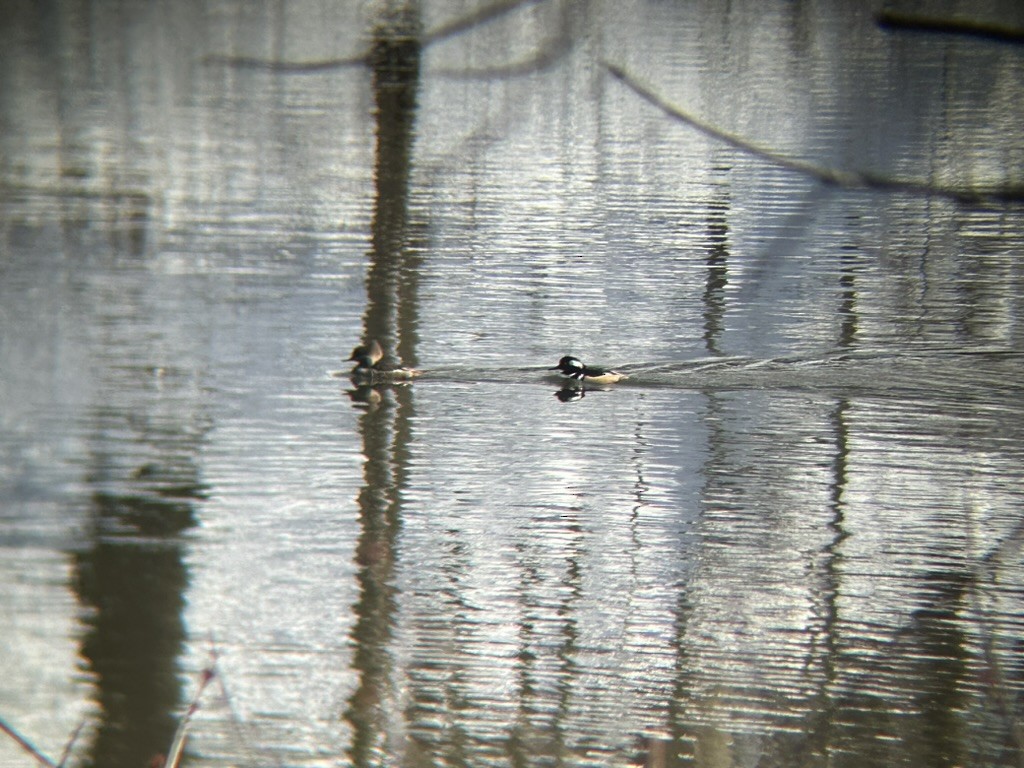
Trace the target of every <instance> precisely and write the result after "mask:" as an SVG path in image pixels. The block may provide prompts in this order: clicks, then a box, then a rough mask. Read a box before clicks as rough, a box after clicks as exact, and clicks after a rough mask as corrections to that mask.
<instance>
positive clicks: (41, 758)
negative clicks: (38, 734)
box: [0, 719, 55, 768]
mask: <svg viewBox="0 0 1024 768" xmlns="http://www.w3.org/2000/svg"><path fill="white" fill-rule="evenodd" d="M0 731H3V732H4V733H6V734H7V735H8V736H10V737H11V739H13V740H14V742H15V743H16V744H17V745H18V746H19V747H21V748H22V749H23V750H24V751H25V752H27V753H28V754H29V755H31V756H32V757H33V758H35V761H36V762H37V763H39V764H40V765H45V766H47V768H55V766H54V764H53V760H51V759H50V758H48V757H47V756H46V755H44V754H43V753H42V752H40V751H39V750H38V749H37V748H36V746H35V745H34V744H33V743H32V742H30V741H29V740H28V739H26V738H25V737H24V736H22V735H21V734H20V733H18V732H17V731H16V730H14V728H13V727H11V726H10V725H8V724H7V723H6V722H4V720H3V719H0Z"/></svg>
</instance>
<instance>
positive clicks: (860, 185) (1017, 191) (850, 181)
mask: <svg viewBox="0 0 1024 768" xmlns="http://www.w3.org/2000/svg"><path fill="white" fill-rule="evenodd" d="M604 66H605V69H607V70H608V73H609V74H611V75H612V76H613V77H614V78H616V79H617V80H619V81H620V82H622V83H623V84H625V85H626V86H627V87H628V88H629V89H630V90H631V91H633V92H634V93H635V94H636V95H638V96H639V97H640V98H642V99H643V100H644V101H646V102H647V103H648V104H651V105H652V106H654V107H656V108H657V109H659V110H660V111H661V112H662V113H663V114H665V115H666V116H667V117H669V118H671V119H673V120H675V121H677V122H680V123H683V124H685V125H688V126H690V127H691V128H696V129H697V130H698V131H700V132H701V133H703V134H704V135H706V136H710V137H711V138H713V139H717V140H718V141H721V142H723V143H725V144H728V145H729V146H731V147H735V148H736V149H739V150H741V151H742V152H746V153H747V154H751V155H755V156H757V157H760V158H761V159H762V160H766V161H768V162H770V163H772V164H774V165H778V166H780V167H782V168H786V169H788V170H791V171H794V172H796V173H800V174H802V175H804V176H808V177H809V178H812V179H814V180H815V181H818V182H820V183H821V184H825V185H827V186H833V187H841V188H843V189H854V190H856V189H862V190H880V191H886V192H902V193H905V194H911V195H921V196H930V197H945V198H949V199H951V200H956V201H957V202H962V203H981V202H992V201H998V202H1020V201H1022V200H1024V187H1021V186H1010V187H985V188H966V187H965V188H960V187H941V186H934V185H931V184H925V183H923V182H915V181H906V180H902V179H893V178H889V177H887V176H881V175H879V174H874V173H867V172H860V171H843V170H839V169H837V168H826V167H824V166H820V165H815V164H814V163H809V162H807V161H805V160H798V159H796V158H792V157H787V156H786V155H780V154H779V153H777V152H774V151H772V150H770V149H768V148H766V147H762V146H759V145H757V144H754V143H752V142H749V141H747V140H746V139H743V138H741V137H739V136H736V135H735V134H731V133H727V132H726V131H723V130H721V129H720V128H717V127H715V126H713V125H711V124H710V123H707V122H705V121H703V120H701V119H699V118H697V117H694V116H693V115H691V114H689V113H688V112H684V111H683V110H682V109H680V108H679V107H676V106H675V105H673V104H671V103H670V102H668V101H667V100H666V99H665V98H664V97H663V96H661V95H660V94H658V93H657V92H656V91H654V90H653V89H652V88H650V87H649V86H647V85H645V84H643V83H641V82H640V81H639V80H637V79H636V78H634V77H633V76H632V75H630V74H629V73H628V72H626V71H625V70H624V69H622V68H621V67H617V66H615V65H613V64H605V65H604Z"/></svg>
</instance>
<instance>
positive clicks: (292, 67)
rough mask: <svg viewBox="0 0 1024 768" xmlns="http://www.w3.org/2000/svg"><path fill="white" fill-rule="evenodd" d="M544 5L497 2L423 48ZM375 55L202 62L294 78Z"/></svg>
mask: <svg viewBox="0 0 1024 768" xmlns="http://www.w3.org/2000/svg"><path fill="white" fill-rule="evenodd" d="M542 1H543V0H497V2H494V3H491V4H490V5H486V6H484V7H483V8H480V9H478V10H477V11H475V12H473V13H470V14H468V15H466V16H461V17H459V18H457V19H455V20H454V21H450V22H448V23H447V24H442V25H441V26H439V27H437V28H436V29H433V30H431V31H429V32H426V33H424V34H423V35H422V36H421V37H420V45H421V47H423V48H426V47H427V46H429V45H433V44H434V43H438V42H441V41H442V40H447V39H449V38H452V37H456V36H457V35H460V34H462V33H463V32H467V31H469V30H471V29H474V28H476V27H478V26H481V25H483V24H487V23H489V22H491V21H494V20H495V19H498V18H500V17H502V16H504V15H505V14H508V13H511V12H512V11H515V10H517V9H519V8H521V7H523V6H527V5H534V4H536V3H538V2H542ZM373 55H374V51H373V49H372V48H371V49H370V50H368V51H365V52H364V53H361V54H359V55H358V56H348V57H344V58H340V59H321V60H318V61H276V60H274V59H261V58H257V57H250V56H207V57H206V58H205V59H203V62H204V63H205V64H224V65H226V66H230V67H235V68H237V69H260V70H264V71H267V72H281V73H291V74H315V73H318V72H328V71H331V70H339V69H348V68H351V67H363V66H369V65H370V64H371V63H372V62H373Z"/></svg>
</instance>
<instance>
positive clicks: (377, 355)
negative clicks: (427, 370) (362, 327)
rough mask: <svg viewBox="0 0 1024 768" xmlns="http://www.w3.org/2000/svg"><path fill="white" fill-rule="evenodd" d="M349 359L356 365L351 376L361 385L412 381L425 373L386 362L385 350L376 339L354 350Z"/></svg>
mask: <svg viewBox="0 0 1024 768" xmlns="http://www.w3.org/2000/svg"><path fill="white" fill-rule="evenodd" d="M348 359H349V360H351V361H354V362H355V364H356V365H355V367H354V368H353V369H352V371H351V372H350V373H349V376H350V377H351V378H352V380H353V381H355V382H357V383H360V384H382V383H386V382H402V381H410V380H412V379H414V378H416V377H417V376H419V375H420V374H421V373H423V371H418V370H416V369H415V368H404V367H402V366H400V365H395V364H393V363H390V362H388V361H386V360H385V359H384V350H383V349H381V346H380V344H378V343H377V340H376V339H370V342H369V344H367V345H365V346H358V347H356V348H355V349H353V350H352V354H351V355H350V356H349V358H348Z"/></svg>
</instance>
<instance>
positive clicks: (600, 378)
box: [551, 355, 629, 384]
mask: <svg viewBox="0 0 1024 768" xmlns="http://www.w3.org/2000/svg"><path fill="white" fill-rule="evenodd" d="M551 370H552V371H558V372H560V373H561V374H562V375H563V376H565V377H567V378H569V379H572V380H573V381H578V382H581V383H583V384H614V383H615V382H617V381H622V380H623V379H628V378H629V376H627V375H626V374H624V373H620V372H619V371H613V370H611V369H610V368H597V367H595V366H590V365H584V364H583V362H582V361H581V360H580V359H579V358H577V357H573V356H572V355H566V356H565V357H563V358H562V359H561V360H559V361H558V365H556V366H555V367H554V368H552V369H551Z"/></svg>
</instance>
